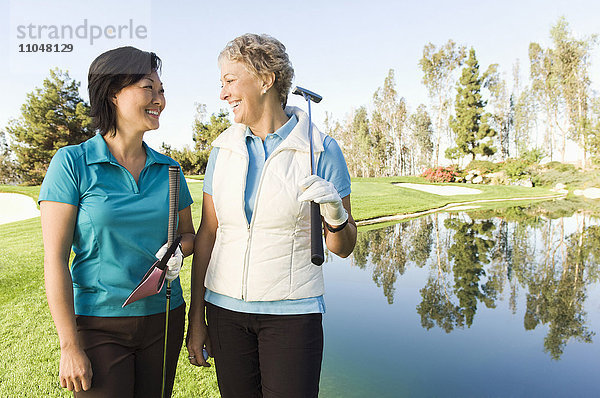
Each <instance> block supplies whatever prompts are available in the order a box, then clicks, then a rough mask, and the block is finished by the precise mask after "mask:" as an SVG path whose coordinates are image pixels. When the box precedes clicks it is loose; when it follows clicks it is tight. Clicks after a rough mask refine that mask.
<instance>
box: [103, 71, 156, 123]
mask: <svg viewBox="0 0 600 398" xmlns="http://www.w3.org/2000/svg"><path fill="white" fill-rule="evenodd" d="M113 103H114V104H115V108H116V114H117V130H118V131H123V132H124V131H133V132H142V133H143V132H145V131H148V130H156V129H157V128H158V127H159V126H160V123H159V117H160V114H161V112H162V111H163V109H164V108H165V94H164V89H163V85H162V82H161V81H160V78H159V77H158V73H156V71H155V72H152V73H151V74H149V75H146V76H145V77H144V78H142V79H141V80H139V81H137V82H135V83H133V84H131V85H129V86H127V87H124V88H123V89H121V91H119V92H118V93H117V94H116V95H115V97H114V98H113Z"/></svg>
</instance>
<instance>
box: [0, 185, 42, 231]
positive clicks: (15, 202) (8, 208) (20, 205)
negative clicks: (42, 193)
mask: <svg viewBox="0 0 600 398" xmlns="http://www.w3.org/2000/svg"><path fill="white" fill-rule="evenodd" d="M39 216H40V211H39V210H38V208H37V205H36V204H35V201H34V200H33V199H32V198H30V197H29V196H26V195H21V194H19V193H4V192H2V193H0V224H8V223H10V222H15V221H21V220H27V219H29V218H33V217H39Z"/></svg>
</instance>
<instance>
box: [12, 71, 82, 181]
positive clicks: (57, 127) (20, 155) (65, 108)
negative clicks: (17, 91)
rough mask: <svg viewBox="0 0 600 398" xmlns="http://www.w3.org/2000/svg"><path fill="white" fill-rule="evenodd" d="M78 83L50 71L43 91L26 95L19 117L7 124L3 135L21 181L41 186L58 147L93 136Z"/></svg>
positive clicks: (65, 73) (39, 90) (57, 72)
mask: <svg viewBox="0 0 600 398" xmlns="http://www.w3.org/2000/svg"><path fill="white" fill-rule="evenodd" d="M79 85H80V83H79V82H77V81H75V80H73V79H71V77H70V76H69V73H68V72H63V71H61V70H60V69H58V68H57V69H53V70H51V71H50V77H48V78H46V79H44V82H43V86H42V88H36V89H35V90H34V91H33V92H31V93H28V94H27V101H26V102H25V103H24V104H23V105H22V106H21V117H20V118H19V119H16V120H15V119H13V120H11V121H9V124H8V126H7V127H6V132H7V133H8V134H9V135H10V136H11V138H12V139H13V145H12V150H13V151H14V153H15V155H16V157H17V162H18V172H19V174H20V175H21V177H22V179H23V182H24V183H27V184H40V183H41V182H42V180H43V178H44V175H45V174H46V170H47V169H48V165H49V164H50V159H51V158H52V156H54V154H55V153H56V151H57V150H58V149H59V148H62V147H64V146H66V145H73V144H79V143H81V142H83V141H85V140H87V139H88V138H91V137H92V136H93V135H94V131H93V129H92V128H91V118H90V117H89V105H88V104H87V103H86V102H84V101H83V100H82V99H81V97H80V96H79V91H78V90H79Z"/></svg>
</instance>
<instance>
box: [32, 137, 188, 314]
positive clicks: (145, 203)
mask: <svg viewBox="0 0 600 398" xmlns="http://www.w3.org/2000/svg"><path fill="white" fill-rule="evenodd" d="M143 145H144V149H145V150H146V164H145V166H144V168H143V170H142V172H141V173H140V176H139V179H138V182H137V183H136V181H135V179H134V178H133V176H132V175H131V173H130V172H129V171H128V170H127V169H125V168H124V167H123V166H121V165H120V164H119V163H118V162H117V160H116V159H115V158H114V156H113V155H112V154H111V153H110V151H109V149H108V146H107V145H106V142H105V141H104V138H103V137H102V136H101V135H100V134H98V135H96V136H95V137H93V138H91V139H89V140H87V141H85V142H83V143H81V144H79V145H72V146H67V147H64V148H61V149H59V150H58V152H56V154H55V155H54V157H53V158H52V161H51V162H50V166H49V167H48V171H47V173H46V176H45V177H44V181H43V183H42V187H41V189H40V195H39V202H41V201H44V200H49V201H53V202H61V203H68V204H71V205H73V206H77V208H78V209H77V220H76V224H75V231H74V234H73V246H72V248H73V252H74V253H75V258H74V259H73V262H72V263H71V277H72V279H73V291H74V301H75V313H76V314H77V315H88V316H101V317H113V316H143V315H151V314H157V313H160V312H164V311H165V306H166V298H165V293H164V290H165V287H166V284H165V287H163V291H162V292H161V293H158V294H156V295H153V296H150V297H147V298H144V299H141V300H139V301H136V302H134V303H132V304H129V305H128V306H127V307H125V308H122V307H121V306H122V304H123V302H124V301H125V300H126V299H127V297H128V296H129V294H130V293H131V292H132V291H133V289H135V287H136V286H137V284H138V283H139V282H140V281H141V279H142V277H143V276H144V274H145V273H146V271H147V270H148V269H149V268H150V266H151V265H152V264H153V263H154V262H155V261H156V257H154V254H155V253H156V252H157V251H158V249H159V248H160V247H161V246H162V245H163V244H164V243H165V242H166V241H167V229H168V220H169V174H168V169H169V165H178V164H177V162H176V161H174V160H173V159H171V158H169V157H167V156H165V155H162V154H160V153H158V152H156V151H154V150H152V149H151V148H149V147H148V146H147V145H146V143H143ZM180 177H181V184H180V191H179V210H182V209H185V208H186V207H188V206H189V205H191V204H192V202H193V201H192V197H191V195H190V192H189V190H188V187H187V184H186V182H185V178H184V176H183V173H182V174H181V175H180ZM171 287H172V296H171V308H177V307H178V306H180V305H182V304H183V303H184V301H183V296H182V292H181V285H180V283H179V278H178V279H176V280H175V281H173V282H172V284H171Z"/></svg>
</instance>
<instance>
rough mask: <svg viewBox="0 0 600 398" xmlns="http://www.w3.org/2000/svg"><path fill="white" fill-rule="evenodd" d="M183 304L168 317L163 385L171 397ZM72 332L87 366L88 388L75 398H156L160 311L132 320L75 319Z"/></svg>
mask: <svg viewBox="0 0 600 398" xmlns="http://www.w3.org/2000/svg"><path fill="white" fill-rule="evenodd" d="M184 322H185V305H182V306H179V307H177V308H176V309H174V310H171V311H170V313H169V334H168V343H167V344H168V347H167V385H166V388H165V396H166V397H170V396H171V391H172V390H173V381H174V379H175V368H176V367H177V360H178V358H179V352H180V351H181V344H182V343H183V325H184ZM77 333H78V334H79V338H80V339H81V341H82V343H83V346H84V347H83V348H84V350H85V353H86V354H87V356H88V358H89V359H90V362H91V363H92V371H93V373H94V375H93V376H92V388H91V389H90V390H88V391H82V392H78V393H75V396H76V397H77V398H125V397H127V398H134V397H135V398H138V397H139V398H142V397H143V398H152V397H160V392H161V387H162V363H163V349H164V341H165V340H164V339H165V313H164V312H163V313H162V314H156V315H148V316H132V317H110V318H104V317H94V316H77Z"/></svg>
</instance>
